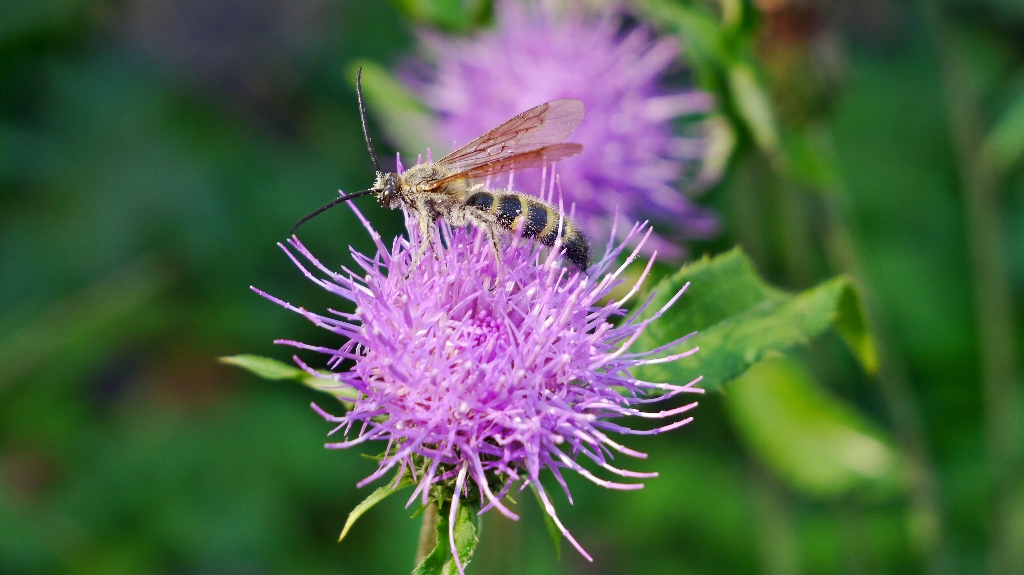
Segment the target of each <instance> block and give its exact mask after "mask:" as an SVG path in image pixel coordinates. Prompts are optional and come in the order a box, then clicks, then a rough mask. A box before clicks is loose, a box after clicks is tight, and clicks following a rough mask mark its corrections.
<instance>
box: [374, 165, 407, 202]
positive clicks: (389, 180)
mask: <svg viewBox="0 0 1024 575" xmlns="http://www.w3.org/2000/svg"><path fill="white" fill-rule="evenodd" d="M401 186H402V184H401V182H400V181H399V180H398V174H396V173H394V172H391V173H389V174H382V173H378V174H377V181H376V182H374V184H373V191H374V193H375V195H376V196H377V201H379V202H380V205H382V206H384V207H385V208H394V207H396V205H397V204H398V196H399V190H400V189H401Z"/></svg>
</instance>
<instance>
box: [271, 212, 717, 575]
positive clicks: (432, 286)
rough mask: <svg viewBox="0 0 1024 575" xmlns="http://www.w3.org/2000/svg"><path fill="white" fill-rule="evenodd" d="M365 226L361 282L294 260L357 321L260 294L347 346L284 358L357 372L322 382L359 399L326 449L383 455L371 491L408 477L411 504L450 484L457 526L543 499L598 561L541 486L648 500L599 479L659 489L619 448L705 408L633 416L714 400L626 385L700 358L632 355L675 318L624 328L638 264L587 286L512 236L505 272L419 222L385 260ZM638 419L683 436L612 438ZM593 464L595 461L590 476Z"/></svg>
mask: <svg viewBox="0 0 1024 575" xmlns="http://www.w3.org/2000/svg"><path fill="white" fill-rule="evenodd" d="M357 213H358V212H357ZM359 217H360V218H361V219H362V215H360V216H359ZM362 221H363V224H364V225H365V226H366V228H367V230H368V231H369V233H370V234H371V236H372V237H373V240H374V242H375V244H376V249H377V253H375V254H373V255H364V254H360V253H358V252H355V251H354V250H353V252H352V256H353V258H354V260H355V264H356V266H355V268H354V269H349V268H341V271H333V270H331V269H329V268H327V267H326V266H324V265H322V264H321V263H320V262H319V261H317V259H316V258H315V257H314V256H313V255H312V254H311V253H310V252H309V251H308V250H307V249H306V248H305V247H304V246H303V245H302V244H301V243H300V242H299V240H298V239H297V238H292V239H291V240H290V241H289V245H288V246H282V247H283V248H284V249H285V251H286V252H287V253H288V256H289V257H290V258H291V259H292V260H293V261H294V262H295V264H296V265H298V266H299V267H300V268H301V269H302V271H303V273H304V274H305V275H306V276H307V277H309V278H310V279H311V280H313V281H314V282H316V283H317V284H318V285H319V286H320V287H322V288H324V289H326V290H328V291H329V292H331V293H332V294H335V295H337V296H339V297H341V298H342V299H344V300H347V301H349V302H351V303H352V304H354V305H355V311H354V312H353V313H339V312H335V311H331V312H330V314H329V315H322V314H317V313H313V312H310V311H307V310H305V309H303V308H301V307H295V306H292V305H291V304H288V303H285V302H283V301H281V300H279V299H277V298H274V297H273V296H270V295H267V294H263V292H259V293H261V294H262V295H264V296H266V297H268V298H270V299H271V300H273V301H275V302H277V303H279V304H280V305H282V306H285V307H287V308H288V309H291V310H293V311H296V312H298V313H301V314H302V315H304V316H305V317H307V318H308V319H310V320H311V321H313V322H314V323H315V324H316V325H318V326H320V327H323V328H325V329H327V330H329V331H331V332H333V333H335V334H337V335H339V336H342V337H343V338H344V341H343V342H342V343H340V344H339V345H338V347H333V346H328V347H322V346H312V345H307V344H304V343H299V342H295V341H280V342H278V343H284V344H288V345H293V346H296V347H299V348H302V349H307V350H314V351H318V352H322V353H324V354H327V355H328V356H330V357H331V359H330V365H331V367H332V368H333V369H338V368H339V367H340V366H341V365H342V364H343V363H345V362H352V363H351V367H350V368H349V369H348V370H347V371H340V372H337V373H334V374H332V375H330V376H324V375H322V374H319V373H318V372H316V371H313V370H310V372H311V373H313V374H317V375H319V376H320V377H328V378H329V379H331V380H334V381H332V382H331V384H330V385H336V386H341V387H345V388H348V391H349V392H350V394H351V395H352V396H354V397H355V399H354V401H353V405H352V408H351V409H349V410H348V411H347V412H345V413H344V414H342V415H333V414H331V413H329V412H328V411H326V410H324V409H321V408H320V407H318V406H316V405H315V404H314V409H315V410H316V411H317V413H319V414H320V415H322V416H323V417H324V418H325V419H327V420H328V421H331V422H335V423H337V424H338V426H337V427H336V428H335V429H334V430H333V431H332V432H331V433H332V434H333V433H335V432H340V434H341V435H343V436H345V439H344V440H343V441H340V442H337V443H328V444H327V447H328V448H337V449H341V448H347V447H351V446H354V445H358V444H361V443H364V442H367V441H384V442H387V447H386V449H385V453H384V455H383V457H382V459H381V461H380V465H379V468H378V469H377V470H376V471H375V472H374V473H373V474H372V475H370V476H368V477H367V478H365V479H364V480H362V481H361V482H360V483H359V485H360V486H363V485H366V484H367V483H370V482H372V481H374V480H376V479H378V478H380V477H383V476H384V475H385V474H386V473H388V472H389V471H390V470H392V469H398V470H399V471H400V472H404V473H408V474H410V475H412V476H413V478H414V479H415V480H416V482H417V488H416V490H415V492H414V494H413V496H412V498H410V500H409V502H410V503H412V502H413V501H415V500H416V499H417V497H420V498H421V499H422V501H423V503H424V504H426V502H427V498H428V493H429V492H430V490H431V487H432V486H434V485H438V484H443V483H445V482H447V483H448V484H451V482H452V480H453V479H454V483H455V489H454V494H453V504H452V506H451V509H452V511H451V515H452V518H453V520H452V523H454V517H455V512H456V508H457V506H458V502H459V498H460V497H465V496H467V495H472V496H474V497H477V496H478V497H479V500H480V501H481V502H482V504H483V508H484V509H488V508H490V507H495V508H497V509H499V510H500V512H501V513H503V514H505V515H507V516H508V517H510V518H513V519H515V518H516V515H515V514H514V513H513V512H512V511H511V510H509V509H508V508H507V507H506V506H505V505H503V504H502V502H501V499H502V498H503V496H504V495H505V493H506V492H507V490H508V489H510V488H511V487H513V485H516V484H518V485H519V486H520V488H522V487H525V486H526V485H528V484H532V485H533V486H534V487H535V488H536V490H537V492H538V494H539V495H540V498H541V501H542V502H543V505H544V508H545V510H546V512H547V513H548V514H550V516H551V517H552V518H553V519H554V521H555V523H556V525H558V527H559V529H561V531H562V533H563V534H564V535H565V536H566V537H567V538H568V539H569V540H570V541H571V542H572V544H573V545H574V546H576V548H577V549H579V551H580V553H582V554H583V555H584V556H586V557H587V558H588V559H589V558H590V557H589V555H587V553H586V551H584V550H583V548H582V547H580V545H579V544H578V543H577V542H576V540H575V539H573V537H572V536H571V535H570V534H569V533H568V531H566V530H565V528H564V527H563V526H562V524H561V522H560V521H559V520H558V518H557V515H556V514H555V510H554V507H553V506H552V505H551V501H550V499H549V497H548V495H547V493H546V492H545V490H544V488H543V486H542V485H541V483H540V481H539V477H540V473H541V470H543V469H548V470H550V471H551V472H552V474H553V475H554V477H555V479H556V481H557V482H558V483H559V484H560V485H561V486H562V488H563V489H565V491H566V495H569V493H568V488H567V487H566V484H565V482H564V481H563V478H562V472H563V471H564V470H566V469H569V470H572V471H575V472H577V473H579V474H581V475H583V476H584V477H586V478H587V479H589V480H591V481H593V482H594V483H596V484H598V485H601V486H604V487H608V488H611V489H638V488H640V487H642V486H643V485H642V484H639V483H624V482H617V481H609V480H607V479H603V478H599V477H598V476H597V475H595V474H594V473H593V472H592V471H591V470H589V469H588V467H597V468H600V469H603V470H604V471H602V472H600V473H601V474H605V472H607V473H611V474H614V475H618V476H620V477H623V478H629V479H632V478H644V477H654V476H656V474H655V473H637V472H632V471H628V470H624V469H621V468H619V467H616V466H614V465H613V464H612V459H613V457H614V456H615V455H618V454H624V455H630V456H634V457H645V455H644V454H643V453H640V452H637V451H634V450H632V449H629V448H628V447H626V446H624V445H621V444H620V443H618V442H617V441H615V440H613V439H612V438H611V437H610V436H609V432H613V433H617V434H634V435H649V434H655V433H660V432H664V431H668V430H670V429H674V428H677V427H680V426H682V425H684V424H686V423H687V422H689V421H690V419H692V418H685V419H678V418H676V416H678V415H680V414H682V413H684V412H686V411H689V410H690V409H692V408H693V407H695V406H696V405H697V404H696V403H690V404H687V405H683V406H680V407H676V408H674V409H668V410H665V411H661V412H656V413H649V412H643V411H641V410H639V409H637V406H638V405H640V404H644V403H651V402H660V401H664V400H666V399H669V398H671V397H673V396H675V395H678V394H680V393H702V392H703V391H702V390H701V389H700V388H697V387H695V385H696V383H697V382H696V381H694V382H691V383H690V384H688V385H684V386H678V385H670V384H665V383H649V382H645V381H640V380H637V379H636V378H634V377H633V376H632V375H631V374H630V373H629V369H630V368H631V367H633V366H637V365H641V364H645V363H656V362H664V361H672V360H673V359H676V358H678V357H683V356H686V355H689V354H691V353H693V352H694V351H696V350H695V349H694V350H691V351H687V352H685V353H683V354H679V355H676V356H669V357H660V358H655V357H653V354H654V353H656V352H657V351H660V350H654V352H645V353H635V352H631V351H629V347H630V345H631V344H632V343H633V342H634V341H635V340H636V339H637V337H638V336H639V335H640V334H641V332H642V331H643V330H644V328H645V326H646V325H647V324H648V323H649V322H650V321H653V320H654V319H655V318H656V317H658V316H659V315H660V314H661V312H663V311H664V309H663V310H661V312H659V313H658V314H656V315H655V316H654V317H652V318H650V319H647V320H642V321H641V320H639V319H638V315H639V314H640V313H641V311H642V310H643V309H644V308H645V307H646V306H645V305H640V306H638V308H637V309H636V310H634V311H633V313H632V314H631V315H627V314H626V309H625V308H624V304H625V303H626V301H627V300H629V299H630V298H633V297H634V296H635V295H636V293H637V292H638V290H639V287H640V282H642V281H643V278H641V279H640V282H638V283H637V284H636V285H635V286H634V287H633V288H632V289H631V290H630V291H629V292H628V293H627V294H626V295H625V296H624V297H621V298H619V299H615V298H612V297H611V292H612V289H613V288H614V287H616V286H617V285H618V284H620V283H621V282H623V281H624V280H623V279H622V274H623V271H624V269H625V268H626V265H628V264H629V263H630V262H632V261H633V260H634V258H635V257H636V255H637V251H636V250H634V251H633V253H632V254H631V255H630V256H629V257H627V258H625V261H626V263H625V264H622V265H618V264H616V263H615V262H616V258H618V257H619V256H620V254H622V253H623V251H624V249H625V247H626V244H625V243H620V244H618V245H614V244H613V243H612V242H611V241H609V243H608V247H607V249H606V253H605V255H604V257H603V258H601V260H600V261H598V262H597V263H595V264H594V265H593V266H591V268H590V269H589V270H588V271H586V272H580V271H578V270H576V269H575V268H574V267H566V266H565V265H564V264H563V261H562V259H561V257H560V255H559V252H558V249H557V248H558V245H557V244H556V246H555V249H544V248H542V247H541V246H539V245H538V244H535V243H532V242H530V241H529V240H523V239H522V238H521V237H519V236H515V237H514V238H512V239H511V240H510V241H509V240H507V241H505V242H504V245H503V249H502V253H501V259H500V261H499V260H498V259H497V258H496V257H495V254H494V251H493V248H492V245H491V243H490V241H489V240H488V238H487V234H485V233H482V232H479V231H478V230H475V229H465V228H462V229H454V230H453V229H451V227H449V226H448V225H447V224H445V223H443V222H442V223H441V224H440V225H439V226H437V227H435V228H434V229H433V232H432V234H433V235H432V237H428V238H423V237H420V236H419V234H418V232H417V229H418V228H417V225H416V221H415V218H414V217H412V216H407V218H406V227H407V229H408V234H409V238H408V239H406V238H404V237H398V238H396V239H395V240H394V242H393V244H392V246H391V248H390V249H388V247H387V246H386V245H385V244H384V243H383V242H382V240H381V237H380V236H379V235H378V234H377V233H376V232H374V231H373V229H372V228H371V227H370V225H369V223H368V222H366V220H365V219H364V220H362ZM642 229H643V226H642V225H636V226H633V228H632V230H630V232H629V233H627V234H626V237H627V241H628V240H634V239H638V238H639V236H640V234H641V230H642ZM649 234H650V230H649V229H648V230H647V235H645V236H644V237H643V238H639V239H640V240H641V241H640V243H641V244H642V240H643V239H644V238H646V237H647V236H648V235H649ZM424 241H428V242H431V245H432V250H433V252H434V254H436V258H435V257H432V256H430V255H428V256H427V257H425V258H423V259H422V261H420V262H419V263H418V264H416V267H415V269H411V266H412V255H413V254H415V253H416V251H417V249H418V247H419V245H420V242H424ZM649 269H650V264H648V265H647V270H649ZM644 275H646V271H645V272H644ZM257 291H258V290H257ZM681 294H682V291H680V292H679V293H678V294H676V297H675V298H673V300H672V301H675V299H676V298H678V297H679V296H680V295H681ZM668 305H671V302H670V303H669V304H668ZM668 305H667V306H666V307H665V309H667V308H668ZM676 343H678V342H672V344H669V345H667V346H664V347H663V348H661V349H662V350H663V349H668V348H669V347H670V346H671V345H674V344H676ZM296 361H299V360H298V359H297V358H296ZM299 363H300V365H302V366H303V367H304V368H305V367H306V366H305V365H304V364H302V363H301V361H300V362H299ZM307 369H308V368H307ZM627 416H639V417H645V418H654V419H663V418H670V419H674V421H671V422H670V423H667V424H666V425H663V426H661V427H658V428H655V429H646V430H634V429H631V428H629V427H626V426H625V425H623V423H621V422H616V421H617V420H621V419H622V418H623V417H627ZM581 459H582V460H589V463H588V464H587V466H585V465H583V463H581V461H580V460H581ZM569 497H570V500H571V495H569ZM450 538H451V545H452V549H453V555H454V556H455V557H456V558H457V557H458V554H457V553H456V552H455V541H454V538H453V537H450ZM460 569H461V566H460Z"/></svg>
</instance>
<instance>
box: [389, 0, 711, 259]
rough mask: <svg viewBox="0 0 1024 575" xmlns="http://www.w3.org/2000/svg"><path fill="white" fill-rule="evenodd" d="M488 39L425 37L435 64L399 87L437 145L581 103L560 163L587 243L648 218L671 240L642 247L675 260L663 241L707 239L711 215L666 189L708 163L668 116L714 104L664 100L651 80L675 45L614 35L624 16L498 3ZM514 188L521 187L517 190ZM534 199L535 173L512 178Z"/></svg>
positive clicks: (690, 94) (639, 35)
mask: <svg viewBox="0 0 1024 575" xmlns="http://www.w3.org/2000/svg"><path fill="white" fill-rule="evenodd" d="M495 20H496V22H495V26H494V29H493V30H489V31H485V32H482V33H480V34H478V35H476V36H475V37H473V38H471V39H463V38H456V39H452V38H448V37H444V36H440V35H436V34H422V35H421V39H422V41H423V44H424V45H425V47H426V48H427V50H428V51H429V52H431V53H432V57H431V60H432V61H433V62H434V63H435V65H434V66H433V68H432V69H429V70H424V71H423V73H422V74H419V75H418V76H417V75H416V74H408V75H407V81H408V83H409V84H410V85H411V86H412V88H413V89H414V90H416V91H417V92H419V93H420V95H421V96H422V98H423V99H424V101H425V103H426V104H427V106H429V107H430V108H431V109H433V110H434V111H435V112H437V114H438V115H439V120H438V123H437V128H438V132H439V133H440V134H441V137H440V138H439V139H440V140H441V142H443V143H444V144H445V145H446V146H447V145H450V144H451V143H452V142H453V141H454V142H456V143H458V144H464V143H466V142H468V141H470V140H471V139H473V138H475V137H477V136H479V135H480V134H482V133H484V132H485V131H487V130H489V129H490V128H492V127H494V126H497V125H498V124H499V123H501V122H502V121H504V120H506V119H508V118H510V117H512V116H514V115H515V114H518V113H520V112H522V111H523V110H527V109H529V108H531V107H533V106H536V105H538V104H541V103H543V102H546V101H549V100H554V99H556V98H579V99H580V100H582V101H583V103H584V104H585V105H586V108H587V116H586V119H585V120H584V122H583V124H582V125H581V126H580V128H579V129H578V130H577V131H576V133H575V134H574V135H573V137H572V138H571V140H572V141H576V142H579V143H582V144H583V145H584V152H583V154H582V155H581V156H580V157H578V158H572V159H568V160H565V161H563V162H561V163H560V164H559V173H560V178H561V184H562V187H563V189H565V190H566V191H567V199H569V200H571V201H572V202H573V203H574V204H575V205H576V217H577V218H578V220H579V223H580V225H581V226H582V227H583V229H584V230H585V231H586V232H587V233H588V234H590V235H591V236H592V237H607V235H608V232H609V230H610V228H611V220H612V217H611V216H612V214H615V213H616V212H618V213H622V214H623V215H625V216H626V217H627V218H629V219H631V220H634V221H639V220H643V219H652V220H653V221H654V222H655V224H656V225H658V226H659V230H661V231H662V232H667V235H666V236H665V237H664V238H663V237H659V236H658V235H655V236H654V237H652V238H651V241H650V242H649V244H648V248H653V249H657V250H658V251H660V252H661V253H662V255H663V256H665V255H668V256H669V257H672V258H675V257H678V256H680V255H681V254H682V251H681V250H680V249H679V247H678V246H677V245H675V244H673V243H671V242H669V241H666V240H669V239H672V240H676V241H678V240H680V239H693V238H706V237H709V236H711V235H714V234H715V233H716V232H717V229H718V223H717V219H716V218H715V216H714V215H713V214H712V213H711V212H710V211H708V210H706V209H704V208H701V207H700V206H698V205H696V204H694V203H693V202H692V201H691V200H690V199H689V198H687V197H686V196H685V195H683V194H682V193H680V192H679V191H678V190H676V189H675V188H674V187H673V184H674V183H675V182H677V181H678V180H680V178H681V176H682V175H683V170H684V167H685V164H686V163H687V162H690V163H695V162H696V161H697V160H700V159H701V158H702V157H703V155H704V148H705V145H704V140H703V139H702V138H698V137H689V138H684V137H677V136H674V135H673V133H672V125H671V121H672V119H673V118H676V117H680V116H686V115H693V114H700V113H705V112H707V111H709V110H710V108H711V105H712V100H711V97H710V96H709V95H707V94H705V93H703V92H699V91H678V90H677V91H660V90H659V88H658V82H659V79H660V78H661V77H662V76H663V75H664V74H665V72H666V70H668V69H669V68H670V67H671V66H672V64H673V62H674V61H675V60H676V57H677V56H678V54H679V47H678V45H677V44H676V42H675V41H674V40H673V39H670V38H664V39H659V40H654V39H653V35H652V33H651V32H650V31H649V30H648V29H647V28H645V27H642V26H639V27H634V28H633V29H632V30H630V31H628V32H625V33H622V32H621V31H620V29H621V27H622V18H621V17H620V16H619V15H618V14H616V13H614V12H607V13H605V15H604V16H602V17H600V18H597V19H594V18H588V17H586V16H584V15H583V14H581V13H579V12H573V11H569V12H567V13H566V14H564V15H561V16H556V15H554V14H553V13H552V12H551V11H550V10H544V9H542V8H533V9H531V8H526V7H523V6H522V5H521V4H520V3H518V2H500V3H499V4H498V6H497V8H496V16H495ZM520 178H523V179H522V180H521V179H520ZM515 180H517V181H518V182H519V184H521V187H522V188H523V189H536V188H537V187H539V186H538V184H539V178H538V176H537V175H535V174H523V175H520V174H515Z"/></svg>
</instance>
